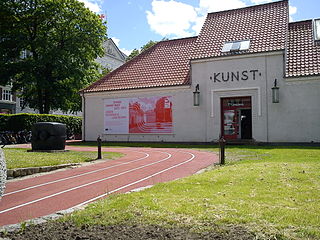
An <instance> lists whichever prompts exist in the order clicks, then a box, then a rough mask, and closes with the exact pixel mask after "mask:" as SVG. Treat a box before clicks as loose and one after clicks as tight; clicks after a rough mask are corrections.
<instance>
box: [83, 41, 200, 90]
mask: <svg viewBox="0 0 320 240" xmlns="http://www.w3.org/2000/svg"><path fill="white" fill-rule="evenodd" d="M196 39H197V38H196V37H192V38H184V39H177V40H169V41H161V42H159V43H157V44H155V45H154V46H153V47H151V48H149V49H147V50H146V51H144V52H143V53H141V54H140V55H138V56H137V57H135V58H133V59H132V60H131V61H129V62H127V63H125V64H124V65H122V66H121V67H119V68H117V69H116V70H114V71H112V72H111V73H109V74H108V75H106V76H104V77H103V78H101V79H100V80H99V81H97V82H95V83H93V84H92V85H90V86H89V87H87V88H85V89H84V90H83V91H84V92H86V93H88V92H100V91H113V90H124V89H138V88H147V87H165V86H175V85H184V84H188V83H189V82H190V63H189V60H190V55H191V52H192V48H193V45H194V43H195V40H196Z"/></svg>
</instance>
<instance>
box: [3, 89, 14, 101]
mask: <svg viewBox="0 0 320 240" xmlns="http://www.w3.org/2000/svg"><path fill="white" fill-rule="evenodd" d="M2 100H5V101H12V94H11V91H10V90H5V89H2Z"/></svg>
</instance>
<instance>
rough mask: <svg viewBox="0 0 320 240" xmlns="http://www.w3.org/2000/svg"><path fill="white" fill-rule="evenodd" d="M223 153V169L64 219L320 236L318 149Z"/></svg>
mask: <svg viewBox="0 0 320 240" xmlns="http://www.w3.org/2000/svg"><path fill="white" fill-rule="evenodd" d="M166 147H168V146H166ZM199 148H201V149H204V150H209V151H217V148H210V146H201V147H200V146H199ZM226 156H227V164H226V165H225V166H222V167H216V168H215V169H213V170H208V171H206V172H204V173H202V174H198V175H193V176H191V177H187V178H184V179H180V180H177V181H173V182H169V183H161V184H157V185H156V186H154V187H153V188H150V189H147V190H144V191H142V192H137V193H131V194H118V195H112V196H110V197H108V198H106V199H104V200H100V201H98V202H96V203H94V204H90V205H89V206H88V207H87V208H86V209H85V210H83V211H78V212H75V213H73V214H71V215H69V216H67V217H65V218H63V219H62V221H73V222H75V223H76V224H78V225H84V224H86V225H87V224H103V225H109V224H159V225H161V226H166V227H174V226H177V227H188V228H191V229H192V230H194V231H200V232H201V231H207V230H211V229H212V228H217V227H218V228H221V229H223V227H224V226H232V225H236V226H241V227H245V228H246V229H248V230H250V231H253V232H255V233H256V234H257V238H260V239H320V148H319V147H260V146H250V147H247V146H242V147H239V146H227V155H226Z"/></svg>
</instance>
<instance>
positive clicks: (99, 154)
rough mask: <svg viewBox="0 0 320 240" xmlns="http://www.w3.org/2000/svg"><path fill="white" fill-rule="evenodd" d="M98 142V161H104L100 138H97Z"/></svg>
mask: <svg viewBox="0 0 320 240" xmlns="http://www.w3.org/2000/svg"><path fill="white" fill-rule="evenodd" d="M97 142H98V158H97V159H102V154H101V138H100V136H99V137H98V138H97Z"/></svg>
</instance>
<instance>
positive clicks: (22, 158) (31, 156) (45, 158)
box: [3, 148, 123, 169]
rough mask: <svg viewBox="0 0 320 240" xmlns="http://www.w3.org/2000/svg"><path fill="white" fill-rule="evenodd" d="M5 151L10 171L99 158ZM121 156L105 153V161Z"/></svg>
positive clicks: (82, 154) (89, 154) (84, 154)
mask: <svg viewBox="0 0 320 240" xmlns="http://www.w3.org/2000/svg"><path fill="white" fill-rule="evenodd" d="M3 150H4V154H5V158H6V163H7V168H8V169H13V168H25V167H40V166H54V165H59V164H66V163H79V162H88V161H92V160H94V159H96V158H97V152H76V151H69V152H61V153H43V152H27V149H20V148H4V149H3ZM121 156H123V154H121V153H115V152H105V153H103V158H104V159H115V158H119V157H121Z"/></svg>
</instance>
